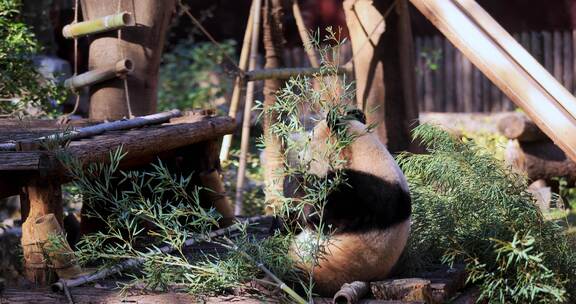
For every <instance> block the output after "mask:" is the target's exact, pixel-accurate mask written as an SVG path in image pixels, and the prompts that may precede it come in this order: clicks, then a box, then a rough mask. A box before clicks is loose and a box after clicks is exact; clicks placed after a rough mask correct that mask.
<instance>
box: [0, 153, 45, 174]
mask: <svg viewBox="0 0 576 304" xmlns="http://www.w3.org/2000/svg"><path fill="white" fill-rule="evenodd" d="M46 161H48V156H47V155H46V154H44V153H38V152H0V171H25V170H32V171H37V170H40V169H41V168H42V167H43V166H45V165H46Z"/></svg>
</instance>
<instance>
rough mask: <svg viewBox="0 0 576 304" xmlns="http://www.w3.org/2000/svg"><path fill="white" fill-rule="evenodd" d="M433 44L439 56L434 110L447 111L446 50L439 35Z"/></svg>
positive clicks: (435, 71) (435, 37)
mask: <svg viewBox="0 0 576 304" xmlns="http://www.w3.org/2000/svg"><path fill="white" fill-rule="evenodd" d="M432 43H433V45H434V53H435V54H439V58H438V62H437V68H436V70H434V71H433V73H434V78H435V82H434V109H435V110H436V111H446V100H445V96H444V83H445V81H444V73H442V67H443V66H444V61H445V60H446V59H445V57H444V55H445V52H444V49H443V48H442V47H443V44H442V37H441V36H439V35H436V36H434V38H432Z"/></svg>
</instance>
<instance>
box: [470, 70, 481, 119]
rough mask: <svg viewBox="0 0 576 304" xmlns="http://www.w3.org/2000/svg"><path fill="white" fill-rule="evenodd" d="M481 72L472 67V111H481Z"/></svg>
mask: <svg viewBox="0 0 576 304" xmlns="http://www.w3.org/2000/svg"><path fill="white" fill-rule="evenodd" d="M481 77H482V73H481V72H480V70H478V69H477V68H476V67H473V68H472V111H473V112H482V108H483V105H482V79H481Z"/></svg>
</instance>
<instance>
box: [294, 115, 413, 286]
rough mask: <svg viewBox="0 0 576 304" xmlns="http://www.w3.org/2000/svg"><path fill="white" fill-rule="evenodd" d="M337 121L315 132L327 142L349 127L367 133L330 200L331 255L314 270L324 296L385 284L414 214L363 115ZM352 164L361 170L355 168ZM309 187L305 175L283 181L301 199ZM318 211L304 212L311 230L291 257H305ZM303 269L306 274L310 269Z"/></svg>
mask: <svg viewBox="0 0 576 304" xmlns="http://www.w3.org/2000/svg"><path fill="white" fill-rule="evenodd" d="M334 117H335V116H332V115H331V113H328V115H327V118H326V121H325V124H324V125H320V124H321V123H322V122H320V123H319V124H318V125H317V127H316V128H319V129H318V130H316V128H315V131H318V132H319V133H321V134H323V135H322V136H328V137H329V136H334V135H337V134H339V133H341V131H342V129H340V128H342V127H343V126H348V127H349V128H348V129H347V130H348V131H347V132H357V133H358V132H360V129H362V132H363V133H362V135H360V137H358V138H357V139H356V140H355V141H354V142H352V143H351V144H350V148H349V151H348V154H347V156H349V157H350V158H351V161H350V162H349V163H348V165H345V166H343V167H342V168H339V169H338V170H340V171H339V172H338V173H341V176H343V177H344V183H342V184H340V185H339V186H338V188H337V189H335V190H334V191H332V192H331V193H329V194H328V196H327V198H326V204H325V207H324V212H323V219H322V222H323V223H324V225H323V227H325V229H326V231H325V232H330V233H331V235H332V237H331V239H330V241H329V242H328V244H326V246H325V251H326V252H327V254H325V255H324V256H323V257H322V258H321V259H320V261H319V262H318V263H319V265H316V266H314V271H313V273H314V280H315V285H316V292H318V293H320V294H321V295H331V294H333V293H334V292H335V291H337V290H338V289H339V288H340V287H341V285H342V284H343V283H349V282H352V281H371V280H377V279H384V278H385V277H386V276H387V275H388V274H389V273H390V271H391V269H392V268H393V267H394V265H395V264H396V262H397V260H398V258H399V256H400V254H401V252H402V251H403V249H404V246H405V245H406V241H407V239H408V234H409V230H410V215H411V210H412V208H411V198H410V193H409V191H408V186H407V183H406V179H405V177H404V175H403V174H402V172H401V171H400V168H399V167H398V165H397V164H396V162H395V161H394V159H393V158H392V156H391V155H390V153H389V152H388V151H387V149H386V148H385V146H384V145H383V144H382V143H381V142H380V140H379V139H378V137H377V135H375V134H373V133H366V132H365V129H366V126H365V124H366V121H365V116H364V114H363V113H362V112H361V111H359V110H352V111H349V112H348V113H347V115H345V116H344V117H343V118H340V119H335V118H334ZM354 121H356V122H354ZM358 122H359V123H358ZM322 132H323V133H322ZM321 142H322V141H320V142H319V143H316V144H321ZM363 145H365V146H366V147H364V146H363ZM311 146H312V147H311V149H319V147H317V146H316V147H315V146H314V144H312V145H311ZM345 149H347V148H345ZM354 153H356V154H354ZM345 155H346V154H345ZM359 158H360V159H359ZM364 158H366V159H364ZM354 164H356V165H360V166H361V167H362V168H355V165H354ZM372 164H374V166H373V165H372ZM324 165H325V164H322V166H324ZM322 166H321V167H322ZM372 173H374V174H372ZM335 174H336V172H334V171H329V170H327V171H325V172H323V173H322V175H321V176H315V175H313V174H312V176H310V175H308V177H307V178H309V179H310V178H319V179H333V178H334V176H335ZM305 182H309V183H310V182H312V181H310V180H308V181H304V180H303V178H302V176H287V177H285V180H284V195H285V196H286V197H303V196H304V195H305V194H304V193H303V191H302V185H303V183H305ZM316 211H317V210H315V209H314V208H313V207H310V206H307V207H305V210H304V216H305V219H304V220H305V221H306V224H307V225H306V227H307V228H305V229H304V230H303V231H302V232H301V233H300V234H299V235H298V236H297V238H296V240H295V243H294V245H293V247H292V248H291V250H292V252H293V253H294V254H292V256H293V257H298V256H299V255H301V254H300V253H295V252H297V251H298V245H296V243H298V242H305V241H306V238H307V237H309V235H310V233H313V231H314V230H315V229H316V227H318V224H319V222H320V218H319V216H318V214H319V213H318V212H316ZM307 235H308V236H307ZM299 266H300V267H301V268H303V269H304V270H306V269H309V268H310V267H312V266H311V265H306V264H300V265H299Z"/></svg>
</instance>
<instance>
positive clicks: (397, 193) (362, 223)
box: [284, 169, 412, 233]
mask: <svg viewBox="0 0 576 304" xmlns="http://www.w3.org/2000/svg"><path fill="white" fill-rule="evenodd" d="M342 171H343V172H342V175H343V176H344V177H345V183H343V184H341V185H340V186H339V187H338V188H337V189H336V190H334V191H332V192H331V193H330V194H328V196H327V197H326V205H325V207H324V213H323V217H324V219H323V221H322V222H323V223H325V225H324V227H325V229H330V231H332V232H336V233H361V232H366V231H369V230H374V229H379V230H384V229H387V228H389V227H391V226H393V225H395V224H398V223H400V222H402V221H405V220H406V219H408V218H409V217H410V215H411V213H412V207H411V199H410V194H408V193H407V192H406V191H405V190H404V189H402V187H401V186H400V185H399V184H397V183H391V182H388V181H385V180H382V179H381V178H378V177H376V176H374V175H372V174H369V173H364V172H360V171H355V170H353V169H342ZM334 175H335V173H334V172H329V173H328V175H327V176H326V178H327V179H329V180H330V179H333V178H334ZM303 182H304V181H303V179H302V177H301V176H291V177H290V176H287V177H285V180H284V196H285V197H301V196H303V195H304V193H302V192H301V190H300V189H301V185H302V183H303ZM350 202H354V204H351V203H350ZM381 202H387V203H385V204H382V203H381ZM305 211H306V214H305V215H306V221H307V224H308V225H307V226H308V227H309V228H311V229H313V228H314V227H317V226H318V224H319V223H320V219H319V218H318V216H317V214H318V213H317V212H314V211H313V210H311V209H308V210H305ZM324 232H325V233H328V232H329V231H328V230H327V231H324Z"/></svg>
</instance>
